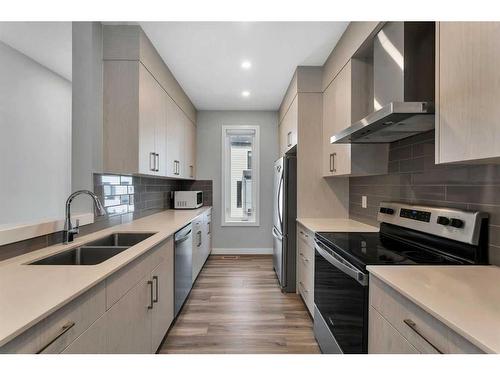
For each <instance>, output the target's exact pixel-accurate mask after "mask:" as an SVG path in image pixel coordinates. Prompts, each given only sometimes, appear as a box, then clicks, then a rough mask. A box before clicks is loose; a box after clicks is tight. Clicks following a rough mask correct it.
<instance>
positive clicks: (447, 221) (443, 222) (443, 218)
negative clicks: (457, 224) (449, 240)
mask: <svg viewBox="0 0 500 375" xmlns="http://www.w3.org/2000/svg"><path fill="white" fill-rule="evenodd" d="M437 223H438V224H441V225H450V219H448V218H447V217H446V216H438V218H437Z"/></svg>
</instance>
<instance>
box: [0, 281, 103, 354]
mask: <svg viewBox="0 0 500 375" xmlns="http://www.w3.org/2000/svg"><path fill="white" fill-rule="evenodd" d="M105 298H106V289H105V284H104V283H100V284H98V285H97V286H95V287H93V288H92V289H91V290H89V291H87V292H85V293H84V294H83V295H81V296H80V297H78V298H76V299H75V300H73V301H71V302H69V303H68V304H66V305H65V306H63V307H62V308H60V309H59V310H57V311H56V312H54V313H53V314H51V315H49V316H48V317H47V318H45V319H43V320H42V321H41V322H39V323H37V324H36V325H34V326H33V327H31V328H30V329H28V330H27V331H25V332H23V333H22V334H21V335H19V336H17V337H16V338H14V339H13V340H11V341H9V342H8V343H7V344H6V345H3V346H2V347H0V353H2V354H9V353H23V354H35V353H43V354H51V353H61V352H62V351H63V350H64V349H65V348H66V347H67V346H68V345H69V344H71V343H72V342H73V341H74V340H75V339H76V338H77V337H79V336H80V335H81V334H82V333H83V332H85V331H86V330H87V328H89V327H90V326H91V325H92V323H94V321H96V320H97V319H98V318H99V317H100V316H102V315H103V314H104V312H105V308H106V299H105Z"/></svg>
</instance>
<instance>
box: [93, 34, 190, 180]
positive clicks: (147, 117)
mask: <svg viewBox="0 0 500 375" xmlns="http://www.w3.org/2000/svg"><path fill="white" fill-rule="evenodd" d="M103 58H104V64H103V66H104V68H103V69H104V70H103V75H104V77H103V78H104V79H103V82H104V88H103V92H104V95H103V96H104V100H103V102H104V108H103V110H104V132H103V138H104V141H103V146H104V150H103V154H104V168H103V170H104V171H105V172H109V173H124V174H143V175H152V176H162V177H173V178H183V179H194V178H196V171H195V161H196V125H195V124H196V109H195V108H194V106H193V105H192V103H191V101H190V100H189V98H188V97H187V96H186V94H185V93H184V91H183V90H182V87H181V86H180V85H179V84H178V82H177V81H176V80H175V77H174V76H173V75H172V73H171V72H170V70H169V69H168V67H167V66H166V65H165V63H164V62H163V60H162V59H161V57H160V56H159V54H158V53H157V52H156V50H155V49H154V47H153V45H152V44H151V42H150V41H149V40H148V39H147V36H146V35H145V34H144V32H143V31H142V29H141V28H140V27H139V26H136V25H110V26H105V27H104V37H103Z"/></svg>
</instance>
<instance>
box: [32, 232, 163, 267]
mask: <svg viewBox="0 0 500 375" xmlns="http://www.w3.org/2000/svg"><path fill="white" fill-rule="evenodd" d="M154 234H156V233H113V234H111V235H109V236H106V237H103V238H100V239H98V240H95V241H91V242H88V243H86V244H84V245H81V246H79V247H75V248H73V249H69V250H66V251H63V252H60V253H57V254H54V255H51V256H49V257H46V258H43V259H40V260H37V261H35V262H32V263H29V264H30V265H64V266H72V265H81V266H91V265H96V264H99V263H102V262H104V261H105V260H108V259H110V258H112V257H114V256H115V255H117V254H120V253H121V252H123V251H125V250H127V249H128V248H129V247H132V246H134V245H137V244H138V243H139V242H142V241H144V240H145V239H146V238H149V237H151V236H152V235H154Z"/></svg>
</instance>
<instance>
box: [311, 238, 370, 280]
mask: <svg viewBox="0 0 500 375" xmlns="http://www.w3.org/2000/svg"><path fill="white" fill-rule="evenodd" d="M314 249H315V250H316V251H317V252H318V253H319V254H320V255H321V256H322V257H323V258H325V260H326V261H328V263H330V264H331V265H332V266H334V267H336V268H338V269H339V270H341V271H342V272H344V273H345V274H346V275H348V276H350V277H352V278H353V279H354V280H356V281H357V282H358V283H360V284H361V285H363V286H367V285H368V275H366V274H365V273H363V272H362V271H361V270H359V269H358V268H356V267H355V266H353V265H352V264H351V263H349V262H348V261H347V260H345V259H343V258H340V256H339V258H340V259H337V257H335V256H333V255H332V254H330V253H329V252H328V251H326V250H325V249H324V248H323V247H321V244H320V243H319V241H318V240H317V239H314Z"/></svg>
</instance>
